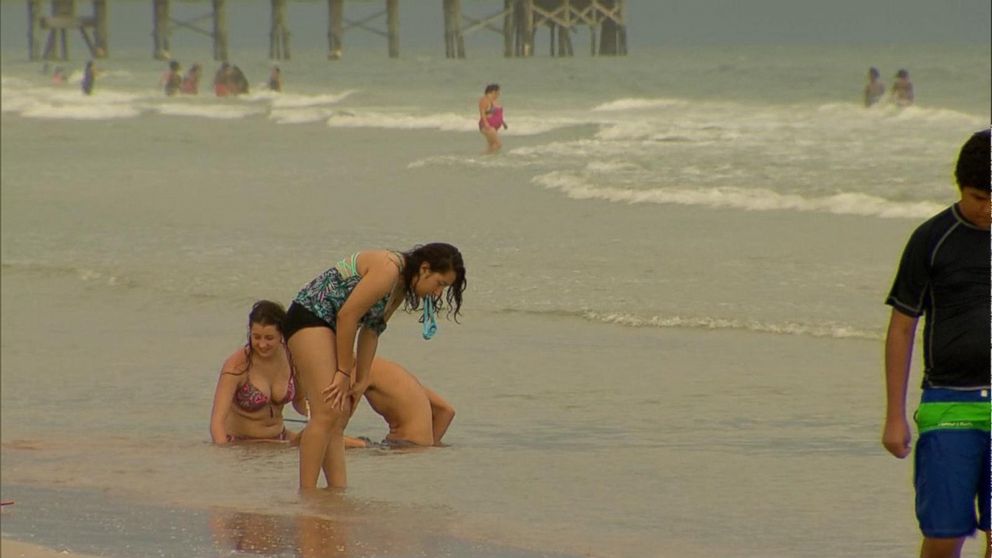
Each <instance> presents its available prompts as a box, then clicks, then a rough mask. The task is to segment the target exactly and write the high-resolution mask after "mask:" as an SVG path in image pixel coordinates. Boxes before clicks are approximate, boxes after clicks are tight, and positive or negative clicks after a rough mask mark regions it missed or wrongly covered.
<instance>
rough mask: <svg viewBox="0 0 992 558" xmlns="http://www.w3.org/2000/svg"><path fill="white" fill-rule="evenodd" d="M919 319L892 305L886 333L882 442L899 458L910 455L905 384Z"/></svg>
mask: <svg viewBox="0 0 992 558" xmlns="http://www.w3.org/2000/svg"><path fill="white" fill-rule="evenodd" d="M918 320H919V318H916V317H913V316H909V315H907V314H903V313H902V312H900V311H899V310H896V309H895V308H893V309H892V315H891V317H890V318H889V330H888V333H887V334H886V336H885V401H886V405H885V430H884V431H883V433H882V445H883V446H885V449H886V450H888V452H889V453H891V454H892V455H894V456H896V457H898V458H899V459H902V458H904V457H906V456H907V455H909V450H910V444H909V442H910V432H909V423H908V422H907V421H906V387H907V386H908V385H909V366H910V363H911V362H912V358H913V340H914V338H915V336H916V324H917V322H918Z"/></svg>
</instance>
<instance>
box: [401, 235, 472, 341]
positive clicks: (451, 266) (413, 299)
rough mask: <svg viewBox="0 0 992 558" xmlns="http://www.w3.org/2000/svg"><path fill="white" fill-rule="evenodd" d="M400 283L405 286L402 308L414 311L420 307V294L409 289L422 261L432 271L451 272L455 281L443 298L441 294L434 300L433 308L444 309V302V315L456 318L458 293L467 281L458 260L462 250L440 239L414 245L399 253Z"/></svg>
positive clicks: (458, 309) (460, 258) (417, 274)
mask: <svg viewBox="0 0 992 558" xmlns="http://www.w3.org/2000/svg"><path fill="white" fill-rule="evenodd" d="M403 261H404V263H403V284H404V285H405V286H406V301H405V307H406V309H407V310H416V309H417V308H419V307H420V297H418V296H417V294H416V293H415V292H414V290H413V286H414V285H415V284H416V281H417V279H418V278H419V277H420V266H421V265H422V264H424V263H427V265H428V266H429V267H430V268H431V271H432V272H434V273H447V272H449V271H454V272H455V280H454V282H452V283H451V285H449V286H448V288H447V289H446V290H447V294H446V295H445V297H444V298H445V300H444V301H442V300H441V297H437V298H436V299H434V307H435V308H436V309H437V310H439V311H440V310H441V309H442V308H444V306H445V304H447V308H448V316H449V317H452V318H454V320H455V321H456V322H457V321H458V314H459V312H460V311H461V308H462V293H463V292H465V286H466V285H467V284H468V282H467V280H466V279H465V262H464V261H463V260H462V253H461V252H459V251H458V248H455V247H454V246H452V245H450V244H446V243H444V242H432V243H430V244H424V245H422V246H416V247H414V248H413V250H410V251H409V252H403Z"/></svg>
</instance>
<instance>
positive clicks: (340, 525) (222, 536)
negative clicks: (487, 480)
mask: <svg viewBox="0 0 992 558" xmlns="http://www.w3.org/2000/svg"><path fill="white" fill-rule="evenodd" d="M304 501H305V504H304V505H305V508H306V509H305V510H300V509H298V508H297V509H295V510H293V511H292V512H290V513H289V514H286V515H280V514H269V513H258V512H246V511H238V510H231V509H221V508H214V509H211V510H210V519H209V523H210V531H211V533H212V537H213V541H214V545H215V546H216V547H217V549H218V551H219V552H220V553H221V554H225V555H226V554H230V553H231V552H237V553H244V554H255V555H259V556H273V557H282V556H287V557H288V556H293V557H298V558H329V557H334V558H360V557H364V556H383V555H389V556H429V555H432V554H433V550H437V549H438V547H439V546H443V545H444V542H443V539H446V538H447V536H446V535H445V534H444V533H443V532H441V531H439V530H437V525H434V526H433V528H425V527H426V525H418V524H419V523H422V522H421V521H419V520H418V519H417V517H416V515H415V514H414V515H411V514H410V513H408V512H403V511H400V510H395V509H379V510H376V513H373V514H371V516H370V513H369V512H370V510H369V503H367V502H366V503H357V502H354V501H350V500H348V499H346V498H343V497H342V496H341V495H340V494H335V493H332V492H328V493H326V494H324V493H322V494H308V495H307V496H306V497H305V498H304ZM372 507H377V506H375V505H372ZM287 511H288V510H287ZM371 517H375V520H372V519H371Z"/></svg>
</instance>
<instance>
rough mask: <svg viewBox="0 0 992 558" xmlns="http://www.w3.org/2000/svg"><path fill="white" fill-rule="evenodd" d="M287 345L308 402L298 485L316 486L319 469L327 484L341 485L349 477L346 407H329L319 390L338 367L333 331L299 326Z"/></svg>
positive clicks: (344, 483) (325, 385)
mask: <svg viewBox="0 0 992 558" xmlns="http://www.w3.org/2000/svg"><path fill="white" fill-rule="evenodd" d="M288 346H289V351H290V353H292V355H293V362H294V363H295V365H296V370H297V372H298V373H299V374H300V379H301V380H302V382H301V383H302V384H303V385H302V387H303V389H305V390H306V397H307V402H308V403H309V405H310V420H309V422H308V423H307V427H306V428H304V429H303V432H302V433H301V434H300V488H301V489H309V488H316V487H317V477H318V476H320V471H321V469H322V468H323V469H324V474H325V476H326V477H327V484H328V486H332V487H344V486H345V485H346V484H347V479H348V477H347V474H346V472H345V464H344V428H345V426H346V425H347V424H348V417H349V413H348V411H349V409H345V410H344V412H341V411H338V410H336V409H333V408H331V405H330V404H329V403H325V402H324V394H323V393H322V390H323V389H324V388H325V387H327V386H329V385H330V384H331V379H332V378H333V377H334V371H335V370H336V369H337V357H336V355H335V345H334V331H333V330H331V329H330V328H326V327H308V328H305V329H301V330H299V331H297V332H296V333H294V334H293V336H292V337H290V338H289V343H288Z"/></svg>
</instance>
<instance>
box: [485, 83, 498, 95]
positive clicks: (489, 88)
mask: <svg viewBox="0 0 992 558" xmlns="http://www.w3.org/2000/svg"><path fill="white" fill-rule="evenodd" d="M493 91H499V84H498V83H490V84H489V85H487V86H486V94H487V95H488V94H490V93H492V92H493Z"/></svg>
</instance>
